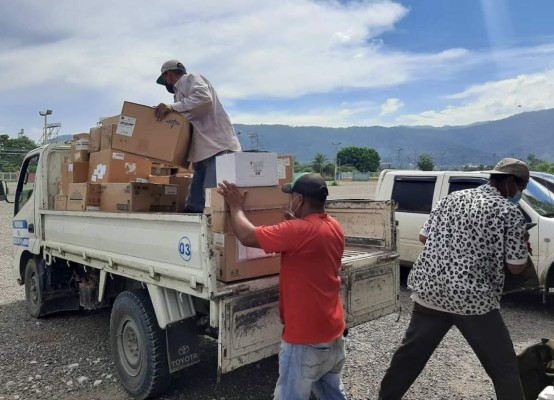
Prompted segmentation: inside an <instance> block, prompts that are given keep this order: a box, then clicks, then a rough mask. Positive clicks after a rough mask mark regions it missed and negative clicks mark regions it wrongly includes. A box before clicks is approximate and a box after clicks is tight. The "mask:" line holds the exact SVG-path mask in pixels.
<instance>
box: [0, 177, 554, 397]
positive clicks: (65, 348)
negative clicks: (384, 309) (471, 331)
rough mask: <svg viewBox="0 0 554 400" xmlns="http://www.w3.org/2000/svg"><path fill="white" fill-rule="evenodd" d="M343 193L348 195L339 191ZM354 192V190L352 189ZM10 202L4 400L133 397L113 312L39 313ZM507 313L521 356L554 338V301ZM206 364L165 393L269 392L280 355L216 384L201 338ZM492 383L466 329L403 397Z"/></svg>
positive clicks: (4, 258)
mask: <svg viewBox="0 0 554 400" xmlns="http://www.w3.org/2000/svg"><path fill="white" fill-rule="evenodd" d="M372 188H374V186H372V187H371V188H368V186H367V185H366V186H365V187H364V185H361V184H358V183H356V184H351V185H347V184H344V185H343V184H341V186H339V187H331V188H330V191H331V194H332V195H334V197H343V198H344V197H348V195H347V194H350V195H351V197H366V196H365V194H366V193H369V192H370V190H371V189H372ZM341 191H342V192H341ZM344 192H346V193H347V194H344ZM11 210H12V208H11V205H8V204H6V203H0V400H4V399H21V400H23V399H25V400H27V399H30V400H33V399H60V400H65V399H67V400H69V399H72V400H123V399H130V397H129V396H127V395H126V393H125V392H124V391H123V389H122V388H121V387H120V385H119V383H118V382H117V376H116V372H115V368H114V365H113V363H112V362H111V358H110V348H109V342H108V327H109V317H110V312H109V310H100V311H94V312H70V313H63V314H59V315H54V316H50V317H48V318H45V319H41V320H36V319H33V318H31V317H30V316H28V314H27V313H26V311H25V304H24V293H23V290H22V288H21V287H19V286H18V285H17V283H16V282H15V279H14V276H13V273H12V268H11V253H12V249H11V237H10V236H11V235H10V233H11V214H12V212H11ZM404 275H405V273H403V279H402V290H401V303H402V309H403V310H404V311H403V312H402V313H401V314H400V318H399V320H397V315H390V316H386V317H383V318H380V319H378V320H376V321H372V322H369V323H367V324H364V325H362V326H359V327H356V328H354V329H352V330H351V333H350V335H349V337H348V360H347V362H346V365H345V367H344V374H343V380H344V383H345V386H346V390H347V393H348V396H349V398H350V399H353V400H356V399H359V400H361V399H375V398H376V393H377V390H378V386H379V381H380V379H381V378H382V377H383V375H384V372H385V369H386V367H387V366H388V363H389V361H390V358H391V356H392V354H393V352H394V350H395V348H396V347H397V346H398V344H399V342H400V340H401V339H402V336H403V334H404V331H405V329H406V327H407V324H408V322H409V316H410V310H411V301H410V299H409V292H408V291H407V290H406V288H405V276H404ZM502 307H503V308H502V314H503V316H504V319H505V321H506V324H507V325H508V328H509V330H510V333H511V335H512V339H513V341H514V346H515V348H516V351H517V352H518V353H519V352H520V351H522V350H523V349H524V348H525V347H527V346H529V345H532V344H534V343H535V342H537V341H538V340H539V339H540V338H541V337H554V306H552V305H550V306H549V307H547V308H545V307H543V306H541V304H540V295H537V294H519V295H511V296H508V297H506V298H505V299H504V300H503V304H502ZM201 359H202V361H201V363H200V364H197V365H196V366H195V367H193V368H192V369H191V370H188V371H187V370H185V371H181V372H180V373H177V374H176V375H174V379H173V385H172V387H171V390H170V392H169V393H168V394H167V395H165V396H164V397H162V399H183V400H184V399H197V400H235V399H236V400H238V399H252V400H257V399H271V397H272V392H273V387H274V385H275V381H276V379H277V358H276V357H272V358H269V359H266V360H263V361H261V362H259V363H256V364H253V365H249V366H246V367H243V368H241V369H239V370H237V371H233V372H231V373H229V374H227V375H225V376H223V378H222V380H221V382H220V383H219V384H218V383H217V382H216V369H217V346H216V344H215V342H214V341H212V340H210V339H205V340H204V339H203V340H202V342H201ZM493 398H494V392H493V388H492V384H491V382H490V380H489V378H488V377H487V375H486V374H485V372H484V370H483V369H482V367H481V366H480V364H479V361H478V360H477V358H476V357H475V355H474V354H473V352H472V351H471V349H470V348H469V346H468V345H467V344H466V342H465V341H464V339H463V338H462V336H461V335H460V333H459V332H458V331H457V330H455V329H453V330H452V331H451V332H449V334H448V335H447V336H446V337H445V339H444V340H443V342H442V343H441V345H440V347H439V348H438V349H437V351H436V352H435V354H434V355H433V357H432V358H431V360H430V361H429V363H428V365H427V367H426V368H425V370H424V371H423V373H422V374H421V376H420V377H419V379H418V380H417V381H416V383H415V384H414V385H413V386H412V388H411V389H410V391H409V392H408V394H407V395H406V396H405V399H407V400H410V399H412V400H416V399H417V400H432V399H437V400H439V399H441V400H442V399H493Z"/></svg>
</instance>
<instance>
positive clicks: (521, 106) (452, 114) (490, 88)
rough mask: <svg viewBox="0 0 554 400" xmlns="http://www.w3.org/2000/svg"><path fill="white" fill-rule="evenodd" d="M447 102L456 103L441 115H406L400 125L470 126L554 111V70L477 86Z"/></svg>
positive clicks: (429, 112) (436, 113) (442, 111)
mask: <svg viewBox="0 0 554 400" xmlns="http://www.w3.org/2000/svg"><path fill="white" fill-rule="evenodd" d="M447 99H448V100H454V101H455V102H454V103H453V104H450V105H448V106H446V107H445V108H444V109H442V110H439V111H435V110H430V111H425V112H422V113H419V114H412V115H403V116H401V117H399V118H397V120H396V121H397V123H399V124H406V125H432V126H444V125H467V124H471V123H474V122H478V121H487V120H497V119H502V118H506V117H509V116H511V115H513V114H517V113H519V112H522V111H537V110H544V109H548V108H554V69H552V70H549V71H546V72H544V73H540V74H533V75H520V76H518V77H516V78H513V79H505V80H500V81H496V82H487V83H484V84H482V85H473V86H471V87H470V88H468V89H466V90H464V91H463V92H460V93H455V94H452V95H450V96H447Z"/></svg>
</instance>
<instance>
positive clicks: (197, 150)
mask: <svg viewBox="0 0 554 400" xmlns="http://www.w3.org/2000/svg"><path fill="white" fill-rule="evenodd" d="M174 88H175V96H174V101H175V103H172V104H171V107H172V108H173V110H175V111H177V112H179V113H181V114H183V115H184V116H185V117H186V118H187V119H188V120H189V121H190V123H191V124H192V126H193V128H194V130H193V134H192V142H191V146H190V151H189V158H188V161H191V162H198V161H202V160H205V159H206V158H209V157H211V156H213V155H215V154H217V153H220V152H222V151H225V150H230V151H240V150H241V147H240V143H239V141H238V138H237V135H236V134H235V130H234V129H233V125H232V124H231V119H230V118H229V115H227V112H226V111H225V109H224V108H223V105H222V104H221V102H220V101H219V97H218V95H217V92H216V91H215V89H214V87H213V86H212V85H211V83H210V82H209V81H208V80H207V79H206V78H205V77H204V76H202V75H200V74H196V73H192V74H185V75H183V76H182V77H181V79H179V80H178V81H177V83H176V84H175V86H174Z"/></svg>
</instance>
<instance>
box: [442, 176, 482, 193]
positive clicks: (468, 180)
mask: <svg viewBox="0 0 554 400" xmlns="http://www.w3.org/2000/svg"><path fill="white" fill-rule="evenodd" d="M485 183H487V178H482V177H455V176H452V177H450V178H449V179H448V194H450V193H452V192H457V191H458V190H464V189H473V188H476V187H478V186H481V185H483V184H485Z"/></svg>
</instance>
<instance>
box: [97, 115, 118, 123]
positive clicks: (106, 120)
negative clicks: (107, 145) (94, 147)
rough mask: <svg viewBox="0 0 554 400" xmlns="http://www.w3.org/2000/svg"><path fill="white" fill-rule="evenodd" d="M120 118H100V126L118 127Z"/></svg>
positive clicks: (115, 116) (116, 116)
mask: <svg viewBox="0 0 554 400" xmlns="http://www.w3.org/2000/svg"><path fill="white" fill-rule="evenodd" d="M119 117H120V115H119V114H118V115H114V116H113V117H104V118H100V125H102V126H109V125H116V126H117V124H118V123H119Z"/></svg>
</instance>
